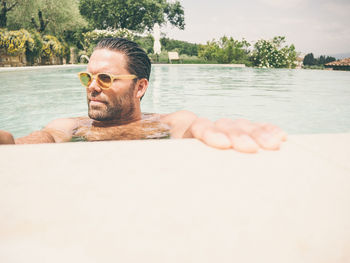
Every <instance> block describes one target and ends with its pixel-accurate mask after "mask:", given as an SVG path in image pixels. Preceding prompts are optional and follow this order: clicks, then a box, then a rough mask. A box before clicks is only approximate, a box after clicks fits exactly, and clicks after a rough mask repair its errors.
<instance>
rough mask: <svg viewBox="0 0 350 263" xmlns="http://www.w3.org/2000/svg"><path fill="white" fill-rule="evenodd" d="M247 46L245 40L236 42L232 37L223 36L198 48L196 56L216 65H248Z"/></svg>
mask: <svg viewBox="0 0 350 263" xmlns="http://www.w3.org/2000/svg"><path fill="white" fill-rule="evenodd" d="M249 46H250V44H249V43H248V42H247V41H246V40H244V39H243V40H242V41H238V40H235V39H233V38H232V37H230V38H228V37H226V36H223V37H222V38H220V39H219V40H218V41H216V40H212V41H208V42H207V44H206V45H201V46H200V47H199V51H198V56H199V57H201V58H204V59H206V60H208V61H216V62H218V63H222V64H227V63H241V64H246V65H250V62H249V49H248V48H249Z"/></svg>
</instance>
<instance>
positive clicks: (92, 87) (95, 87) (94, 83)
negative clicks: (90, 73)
mask: <svg viewBox="0 0 350 263" xmlns="http://www.w3.org/2000/svg"><path fill="white" fill-rule="evenodd" d="M87 88H88V90H89V91H90V92H92V91H96V92H101V91H102V88H101V87H100V86H99V85H98V82H97V79H96V78H92V81H91V83H90V85H89V86H88V87H87Z"/></svg>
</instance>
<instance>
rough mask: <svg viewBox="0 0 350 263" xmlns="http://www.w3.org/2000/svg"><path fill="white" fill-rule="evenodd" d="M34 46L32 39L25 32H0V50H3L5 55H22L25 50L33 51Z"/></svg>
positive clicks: (22, 30)
mask: <svg viewBox="0 0 350 263" xmlns="http://www.w3.org/2000/svg"><path fill="white" fill-rule="evenodd" d="M34 44H35V42H34V39H33V38H32V37H31V34H30V33H29V32H28V31H27V30H24V29H21V30H18V31H7V30H4V29H1V30H0V49H3V50H4V51H5V52H6V53H7V54H10V55H14V56H16V55H18V54H20V53H24V52H25V51H26V50H27V49H28V50H33V49H34Z"/></svg>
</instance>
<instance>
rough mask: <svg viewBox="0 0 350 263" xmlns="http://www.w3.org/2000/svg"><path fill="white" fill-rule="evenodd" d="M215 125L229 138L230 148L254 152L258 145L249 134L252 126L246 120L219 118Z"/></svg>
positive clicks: (252, 128)
mask: <svg viewBox="0 0 350 263" xmlns="http://www.w3.org/2000/svg"><path fill="white" fill-rule="evenodd" d="M215 126H216V127H217V128H218V129H219V130H220V131H221V132H223V133H225V134H226V136H227V137H228V138H229V139H230V141H231V144H232V148H233V149H235V150H237V151H239V152H244V153H256V152H257V151H258V150H259V145H258V144H257V143H256V142H255V141H254V140H253V139H252V138H251V137H250V136H249V134H250V133H251V131H253V130H254V126H253V125H252V123H251V122H250V121H247V120H235V121H233V120H231V119H220V120H218V121H216V122H215Z"/></svg>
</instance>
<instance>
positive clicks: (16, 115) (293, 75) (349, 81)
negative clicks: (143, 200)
mask: <svg viewBox="0 0 350 263" xmlns="http://www.w3.org/2000/svg"><path fill="white" fill-rule="evenodd" d="M84 68H85V66H78V67H54V68H40V69H31V70H18V71H9V72H6V71H5V72H0V90H1V91H2V93H1V96H0V105H1V107H0V129H3V130H8V131H10V132H12V133H13V134H14V135H15V137H18V136H23V135H26V134H28V133H30V132H32V131H34V130H38V129H41V128H42V127H43V126H45V125H46V124H47V123H48V122H49V121H51V120H53V119H56V118H62V117H73V116H86V115H87V106H86V97H85V89H84V87H82V86H81V84H80V82H79V80H78V78H77V75H76V73H77V72H79V71H81V70H83V69H84ZM141 105H142V111H144V112H157V113H169V112H173V111H177V110H181V109H187V110H190V111H193V112H195V113H197V114H198V115H200V116H202V117H207V118H209V119H212V120H215V119H218V118H222V117H229V118H234V119H236V118H247V119H250V120H253V121H263V122H270V123H273V124H276V125H278V126H280V127H282V128H283V129H284V130H286V131H287V132H288V133H290V134H304V133H338V132H350V72H343V71H322V70H290V69H255V68H234V67H230V66H224V65H153V67H152V75H151V81H150V87H149V89H148V91H147V92H146V95H145V96H144V98H143V100H142V104H141Z"/></svg>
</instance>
